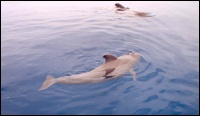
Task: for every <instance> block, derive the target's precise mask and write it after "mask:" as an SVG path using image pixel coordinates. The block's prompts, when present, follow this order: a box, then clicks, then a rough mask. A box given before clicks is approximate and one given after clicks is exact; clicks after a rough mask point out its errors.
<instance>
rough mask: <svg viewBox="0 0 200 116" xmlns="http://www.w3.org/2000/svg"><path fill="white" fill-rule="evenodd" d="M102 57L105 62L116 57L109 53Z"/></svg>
mask: <svg viewBox="0 0 200 116" xmlns="http://www.w3.org/2000/svg"><path fill="white" fill-rule="evenodd" d="M103 57H104V58H105V59H106V61H105V63H107V62H110V61H113V60H116V59H117V58H116V57H115V56H113V55H111V54H106V55H104V56H103Z"/></svg>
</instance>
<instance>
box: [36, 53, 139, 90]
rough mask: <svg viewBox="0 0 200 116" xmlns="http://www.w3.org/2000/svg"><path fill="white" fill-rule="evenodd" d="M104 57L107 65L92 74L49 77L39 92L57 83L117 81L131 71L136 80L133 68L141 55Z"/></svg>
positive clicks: (96, 69) (91, 72)
mask: <svg viewBox="0 0 200 116" xmlns="http://www.w3.org/2000/svg"><path fill="white" fill-rule="evenodd" d="M103 57H104V58H105V63H104V64H102V65H100V66H99V67H97V68H95V69H94V70H92V71H90V72H85V73H82V74H77V75H71V76H63V77H59V78H54V77H52V76H47V78H46V80H45V82H44V83H43V85H42V87H41V88H40V89H39V90H43V89H46V88H48V87H49V86H51V85H53V84H55V83H63V84H64V83H65V84H78V83H97V82H103V81H107V80H112V79H116V78H118V77H120V76H122V75H123V74H124V73H126V72H127V71H130V72H131V74H132V75H133V77H134V80H136V73H135V71H134V70H133V69H132V67H133V66H134V65H135V63H136V62H137V61H138V60H139V59H140V54H139V53H130V54H125V55H122V56H120V57H118V58H116V57H115V56H113V55H111V54H106V55H104V56H103Z"/></svg>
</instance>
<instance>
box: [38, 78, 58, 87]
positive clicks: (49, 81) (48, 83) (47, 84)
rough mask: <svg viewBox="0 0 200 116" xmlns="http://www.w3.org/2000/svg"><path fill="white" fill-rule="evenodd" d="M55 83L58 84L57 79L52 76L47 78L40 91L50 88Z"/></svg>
mask: <svg viewBox="0 0 200 116" xmlns="http://www.w3.org/2000/svg"><path fill="white" fill-rule="evenodd" d="M54 83H56V81H55V78H54V77H52V76H47V78H46V80H45V82H44V83H43V85H42V87H41V88H40V89H39V90H43V89H46V88H48V87H49V86H51V85H53V84H54Z"/></svg>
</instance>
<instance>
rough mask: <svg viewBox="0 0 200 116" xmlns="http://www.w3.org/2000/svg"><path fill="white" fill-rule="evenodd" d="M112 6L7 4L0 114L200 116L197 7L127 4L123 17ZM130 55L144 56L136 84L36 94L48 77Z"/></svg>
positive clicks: (63, 87)
mask: <svg viewBox="0 0 200 116" xmlns="http://www.w3.org/2000/svg"><path fill="white" fill-rule="evenodd" d="M115 3H118V2H113V1H109V2H105V1H101V2H90V1H87V2H73V1H71V2H50V1H49V2H5V1H4V2H2V5H1V7H2V9H1V10H2V14H1V16H2V26H1V29H2V31H1V33H2V36H1V42H2V44H1V49H2V53H1V61H2V64H1V68H2V70H1V72H2V75H1V80H2V83H1V84H2V85H1V97H2V99H1V102H2V104H1V106H2V108H1V111H2V114H198V113H199V103H198V102H197V101H199V88H198V87H199V78H198V77H199V60H198V59H199V10H198V8H199V2H140V1H133V2H127V1H122V2H120V3H121V4H123V5H124V6H126V7H129V8H130V10H128V11H127V12H123V13H116V12H115V10H116V8H115ZM129 11H140V12H147V13H151V14H152V15H155V16H154V17H139V16H136V15H134V13H133V14H132V13H130V12H129ZM131 51H133V52H134V51H135V52H139V53H140V54H142V57H141V59H140V61H139V62H138V63H137V64H136V65H135V66H134V67H133V68H134V70H135V71H136V73H137V81H133V78H132V75H131V74H130V73H127V74H125V75H124V76H122V77H121V78H119V79H116V80H113V81H107V82H103V83H97V84H79V85H67V84H60V85H59V84H55V85H53V86H51V87H49V88H48V89H47V90H45V91H40V92H39V91H37V90H38V88H39V87H40V86H41V84H42V83H43V81H44V80H45V78H46V76H47V75H52V76H53V77H56V78H57V77H60V76H65V75H72V74H79V73H83V72H87V71H90V70H92V69H94V68H95V67H97V66H99V65H100V64H102V63H103V62H104V59H103V58H102V56H103V55H104V54H107V53H109V54H114V55H115V56H120V55H123V54H126V53H129V52H131ZM47 106H48V107H47Z"/></svg>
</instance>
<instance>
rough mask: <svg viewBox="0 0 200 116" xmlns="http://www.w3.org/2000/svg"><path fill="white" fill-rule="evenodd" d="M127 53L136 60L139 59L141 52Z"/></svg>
mask: <svg viewBox="0 0 200 116" xmlns="http://www.w3.org/2000/svg"><path fill="white" fill-rule="evenodd" d="M129 55H131V56H132V57H133V58H135V59H136V60H139V59H140V57H141V54H139V53H137V52H134V53H129Z"/></svg>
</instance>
